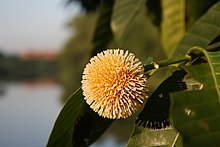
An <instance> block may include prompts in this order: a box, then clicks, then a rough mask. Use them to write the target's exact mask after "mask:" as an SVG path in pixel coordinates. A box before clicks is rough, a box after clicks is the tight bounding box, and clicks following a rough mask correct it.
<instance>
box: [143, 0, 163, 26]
mask: <svg viewBox="0 0 220 147" xmlns="http://www.w3.org/2000/svg"><path fill="white" fill-rule="evenodd" d="M146 7H147V15H148V16H149V18H150V19H151V20H152V22H153V23H154V24H155V25H156V26H157V27H159V26H160V23H161V20H162V8H161V1H160V0H147V3H146Z"/></svg>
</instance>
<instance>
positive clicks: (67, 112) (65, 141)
mask: <svg viewBox="0 0 220 147" xmlns="http://www.w3.org/2000/svg"><path fill="white" fill-rule="evenodd" d="M83 101H84V99H83V95H82V90H81V89H79V90H77V91H76V93H74V94H72V95H71V96H70V98H69V99H68V101H67V102H66V104H65V106H64V107H63V109H62V111H61V112H60V114H59V116H58V118H57V120H56V122H55V125H54V127H53V130H52V133H51V135H50V138H49V141H48V144H47V146H48V147H59V146H63V147H71V146H72V134H73V129H74V124H75V121H76V119H77V117H78V115H79V113H80V110H81V107H82V105H83Z"/></svg>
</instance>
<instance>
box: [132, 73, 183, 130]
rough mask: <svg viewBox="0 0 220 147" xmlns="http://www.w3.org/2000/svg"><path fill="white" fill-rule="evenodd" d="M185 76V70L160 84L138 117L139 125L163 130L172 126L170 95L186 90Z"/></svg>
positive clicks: (173, 74) (137, 122)
mask: <svg viewBox="0 0 220 147" xmlns="http://www.w3.org/2000/svg"><path fill="white" fill-rule="evenodd" d="M185 74H186V72H185V71H184V70H177V71H174V72H173V73H172V75H171V76H170V77H168V78H167V79H166V80H165V81H163V82H162V84H160V86H159V87H158V88H157V89H156V90H155V91H154V92H153V94H152V95H151V96H150V97H149V100H148V101H147V102H146V104H145V107H144V109H143V110H142V112H141V113H140V114H139V115H138V118H137V120H136V124H137V125H139V126H143V127H146V128H150V129H162V128H166V127H168V126H170V120H169V109H170V96H169V93H171V92H176V91H181V90H185V89H186V84H185V83H184V82H182V80H183V78H184V76H185Z"/></svg>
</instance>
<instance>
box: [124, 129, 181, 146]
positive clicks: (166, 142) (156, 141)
mask: <svg viewBox="0 0 220 147" xmlns="http://www.w3.org/2000/svg"><path fill="white" fill-rule="evenodd" d="M179 142H181V140H180V137H179V134H178V133H177V132H176V131H175V130H174V129H173V128H171V127H169V128H167V129H160V130H152V129H146V128H143V127H139V126H135V128H134V131H133V134H132V136H131V137H130V139H129V142H128V145H127V146H128V147H142V146H149V147H150V146H154V147H162V146H163V147H170V146H174V145H176V144H177V143H179ZM178 147H180V146H178Z"/></svg>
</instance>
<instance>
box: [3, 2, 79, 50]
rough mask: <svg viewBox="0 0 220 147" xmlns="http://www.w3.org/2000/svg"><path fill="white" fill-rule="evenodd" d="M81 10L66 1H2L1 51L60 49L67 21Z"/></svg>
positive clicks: (66, 35)
mask: <svg viewBox="0 0 220 147" xmlns="http://www.w3.org/2000/svg"><path fill="white" fill-rule="evenodd" d="M78 10H79V8H78V7H77V6H76V7H71V8H70V7H68V8H67V7H65V6H64V0H0V51H3V52H6V53H20V52H22V51H28V50H44V49H49V50H60V47H61V46H62V45H63V43H64V42H65V39H66V38H67V37H68V35H69V33H68V29H67V28H65V23H67V21H68V18H70V17H72V16H73V15H74V14H76V13H77V12H78Z"/></svg>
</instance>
